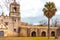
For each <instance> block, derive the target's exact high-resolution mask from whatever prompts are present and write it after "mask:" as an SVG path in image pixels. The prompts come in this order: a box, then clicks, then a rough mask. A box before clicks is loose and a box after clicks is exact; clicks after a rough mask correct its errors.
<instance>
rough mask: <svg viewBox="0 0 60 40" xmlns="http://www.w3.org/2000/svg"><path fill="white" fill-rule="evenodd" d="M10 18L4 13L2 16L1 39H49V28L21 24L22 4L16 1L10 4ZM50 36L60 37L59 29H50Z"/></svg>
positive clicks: (0, 22) (0, 24) (0, 19)
mask: <svg viewBox="0 0 60 40" xmlns="http://www.w3.org/2000/svg"><path fill="white" fill-rule="evenodd" d="M9 9H10V12H9V16H7V15H6V16H5V15H4V13H2V14H1V15H0V37H7V36H20V37H32V36H33V37H40V36H42V37H47V36H48V27H47V26H29V25H27V23H24V22H21V21H20V20H21V16H20V4H18V3H17V2H16V0H14V2H13V3H11V4H10V7H9ZM49 34H50V36H52V37H53V36H60V28H59V27H50V32H49Z"/></svg>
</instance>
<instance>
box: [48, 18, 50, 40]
mask: <svg viewBox="0 0 60 40" xmlns="http://www.w3.org/2000/svg"><path fill="white" fill-rule="evenodd" d="M49 38H50V18H48V39H49Z"/></svg>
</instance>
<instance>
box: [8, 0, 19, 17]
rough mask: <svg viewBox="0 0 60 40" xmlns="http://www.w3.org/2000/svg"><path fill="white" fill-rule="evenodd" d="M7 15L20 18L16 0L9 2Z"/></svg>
mask: <svg viewBox="0 0 60 40" xmlns="http://www.w3.org/2000/svg"><path fill="white" fill-rule="evenodd" d="M9 16H11V17H17V18H20V5H19V4H17V3H16V0H14V2H13V3H11V4H10V14H9Z"/></svg>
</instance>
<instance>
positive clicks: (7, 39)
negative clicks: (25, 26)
mask: <svg viewBox="0 0 60 40" xmlns="http://www.w3.org/2000/svg"><path fill="white" fill-rule="evenodd" d="M0 40H48V38H47V37H4V38H0ZM49 40H56V39H55V38H54V37H51V38H50V39H49Z"/></svg>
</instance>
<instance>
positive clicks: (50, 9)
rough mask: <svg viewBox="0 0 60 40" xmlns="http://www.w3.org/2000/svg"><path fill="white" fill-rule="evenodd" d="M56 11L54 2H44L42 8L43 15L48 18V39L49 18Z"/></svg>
mask: <svg viewBox="0 0 60 40" xmlns="http://www.w3.org/2000/svg"><path fill="white" fill-rule="evenodd" d="M56 11H57V9H56V7H55V4H54V3H53V2H46V4H45V5H44V8H43V12H44V15H45V16H46V17H47V18H48V39H49V37H50V33H49V31H50V19H51V18H52V17H53V16H54V15H55V12H56Z"/></svg>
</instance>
